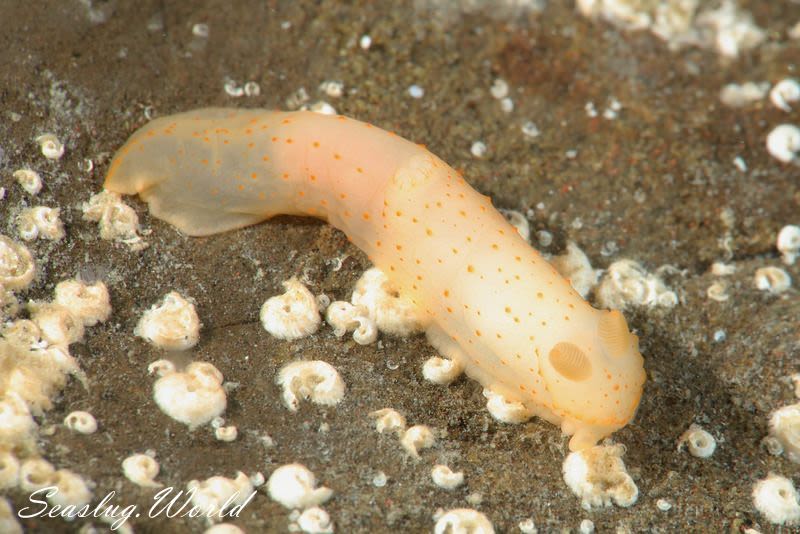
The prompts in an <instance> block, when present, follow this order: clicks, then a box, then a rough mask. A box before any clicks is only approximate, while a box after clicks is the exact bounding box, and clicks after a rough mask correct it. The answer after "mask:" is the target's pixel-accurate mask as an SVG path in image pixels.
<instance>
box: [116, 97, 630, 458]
mask: <svg viewBox="0 0 800 534" xmlns="http://www.w3.org/2000/svg"><path fill="white" fill-rule="evenodd" d="M105 188H106V189H108V190H110V191H114V192H117V193H122V194H128V195H133V194H137V193H138V194H139V196H140V197H141V198H142V199H143V200H144V201H146V202H147V203H148V205H149V208H150V212H151V213H152V214H153V215H154V216H155V217H157V218H160V219H163V220H164V221H166V222H168V223H170V224H172V225H174V226H175V227H177V228H178V229H179V230H181V231H182V232H184V233H186V234H188V235H190V236H206V235H209V234H215V233H218V232H225V231H228V230H233V229H236V228H242V227H244V226H248V225H252V224H256V223H258V222H261V221H263V220H265V219H268V218H270V217H272V216H275V215H278V214H291V215H309V216H313V217H318V218H321V219H324V220H326V221H328V222H329V223H330V224H332V225H333V226H335V227H336V228H338V229H340V230H342V231H343V232H344V233H345V234H346V235H347V236H348V238H349V239H350V240H351V241H352V242H353V243H354V244H355V245H357V246H358V247H359V248H360V249H361V250H363V251H364V252H365V253H366V254H367V256H368V257H369V258H370V260H371V261H372V262H373V263H374V264H375V265H376V266H377V267H379V268H380V269H381V270H383V271H384V272H385V273H386V274H387V275H388V276H389V278H390V279H391V281H392V282H394V283H395V284H396V286H397V287H398V288H399V289H400V291H401V292H402V293H403V294H405V295H407V296H408V297H409V298H410V299H411V300H412V301H413V302H414V303H415V304H416V305H418V306H419V307H420V310H422V312H423V313H424V317H425V318H426V321H427V323H426V334H427V338H428V339H429V341H430V343H431V344H432V345H433V346H434V347H435V348H436V349H437V350H438V351H439V352H440V353H442V354H443V355H445V356H447V357H449V358H452V359H455V360H457V361H458V362H459V363H460V364H461V365H462V366H463V367H464V369H465V372H466V373H467V375H469V376H470V377H471V378H473V379H475V380H477V381H479V382H480V383H481V384H482V385H483V386H484V388H487V389H489V390H490V391H492V392H493V393H495V394H497V395H501V396H502V397H503V398H505V399H506V400H507V401H509V402H515V403H520V404H522V405H523V406H524V407H525V409H526V410H527V411H528V412H529V413H530V414H531V415H537V416H539V417H541V418H543V419H545V420H547V421H550V422H551V423H554V424H560V425H561V429H562V431H563V432H564V433H565V434H567V435H571V436H572V438H571V440H570V442H569V446H570V449H572V450H579V449H582V448H585V447H588V446H591V445H593V444H595V443H596V442H597V441H598V440H599V439H601V438H603V437H605V436H607V435H609V434H611V433H612V432H614V431H616V430H618V429H619V428H621V427H623V426H625V425H626V424H627V423H628V422H629V421H630V420H631V419H632V418H633V416H634V414H635V412H636V408H637V406H638V404H639V399H640V398H641V394H642V389H643V384H644V381H645V372H644V368H643V359H642V356H641V354H640V353H639V349H638V339H637V337H636V336H635V335H633V334H632V333H631V332H630V331H629V329H628V325H627V323H626V321H625V318H624V317H623V315H622V314H621V313H620V312H619V311H606V310H597V309H595V308H593V307H592V306H591V305H590V304H589V303H587V302H586V301H585V300H584V299H583V298H581V296H580V295H578V293H577V292H575V290H574V289H573V288H572V287H571V286H570V283H569V281H567V280H566V279H564V278H563V277H561V276H560V275H559V274H558V272H557V271H556V270H555V269H554V268H553V267H552V266H551V265H550V264H549V263H548V262H547V261H546V260H544V258H542V256H541V255H540V254H539V253H538V252H537V251H536V250H534V249H533V248H531V247H530V245H528V243H526V242H525V241H524V240H523V239H522V238H521V237H520V236H519V235H518V234H517V232H516V231H515V230H514V228H513V227H512V226H511V225H510V224H509V223H508V222H507V221H506V219H505V218H504V217H503V215H501V214H500V213H499V212H498V211H497V210H495V209H494V208H493V207H492V204H491V201H490V199H489V198H488V197H486V196H484V195H481V194H480V193H478V192H477V191H475V190H474V189H473V188H472V187H470V186H469V184H467V182H466V181H465V180H464V179H463V178H462V177H461V175H460V174H459V173H458V172H456V171H455V170H454V169H452V168H451V167H450V166H449V165H447V164H446V163H445V162H444V161H442V160H441V159H439V158H438V157H437V156H435V155H434V154H432V153H431V152H429V151H428V150H426V149H425V148H424V147H422V146H420V145H418V144H415V143H412V142H410V141H407V140H405V139H403V138H401V137H399V136H397V135H395V134H393V133H391V132H388V131H385V130H382V129H380V128H377V127H375V126H372V125H370V124H367V123H364V122H360V121H357V120H353V119H350V118H347V117H344V116H326V115H320V114H316V113H311V112H278V111H267V110H260V109H259V110H257V109H249V110H248V109H241V110H240V109H221V108H208V109H199V110H195V111H190V112H187V113H180V114H176V115H171V116H168V117H163V118H159V119H156V120H153V121H152V122H150V123H148V124H147V125H145V126H144V127H142V128H141V129H139V130H138V131H136V132H135V133H134V134H133V135H132V136H131V138H130V139H129V140H128V141H127V142H126V143H125V145H124V146H123V147H122V148H121V149H120V150H119V152H118V153H117V154H116V155H115V157H114V159H113V161H112V162H111V165H110V168H109V171H108V175H107V178H106V181H105Z"/></svg>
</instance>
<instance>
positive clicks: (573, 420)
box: [540, 310, 645, 450]
mask: <svg viewBox="0 0 800 534" xmlns="http://www.w3.org/2000/svg"><path fill="white" fill-rule="evenodd" d="M643 364H644V360H643V358H642V355H641V353H639V339H638V338H637V337H636V336H635V335H634V334H632V333H631V332H630V331H629V330H628V325H627V323H626V322H625V317H623V315H622V313H620V312H619V311H617V310H613V311H599V310H593V312H592V320H590V321H589V328H586V329H582V330H581V331H577V332H575V335H574V336H572V337H570V339H568V340H567V339H565V340H563V341H558V342H556V343H554V344H552V346H551V347H549V348H548V349H547V352H546V353H542V354H541V355H540V372H541V374H542V376H543V378H544V381H545V384H546V387H547V390H548V391H549V393H550V395H551V399H552V402H553V407H552V409H553V411H554V412H555V413H556V414H558V415H559V416H560V417H561V419H562V430H563V431H564V432H565V433H567V434H570V435H572V439H571V440H570V449H571V450H579V449H582V448H585V447H588V446H591V445H594V444H595V442H596V441H597V440H599V439H601V438H603V437H605V436H607V435H608V434H610V433H612V432H614V431H615V430H617V429H619V428H622V427H623V426H625V425H626V424H627V423H628V422H630V420H631V419H633V416H634V415H635V413H636V408H637V406H638V405H639V399H640V398H641V396H642V386H643V385H644V381H645V372H644V367H643Z"/></svg>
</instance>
